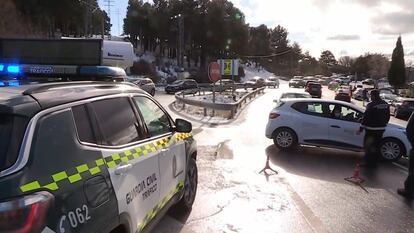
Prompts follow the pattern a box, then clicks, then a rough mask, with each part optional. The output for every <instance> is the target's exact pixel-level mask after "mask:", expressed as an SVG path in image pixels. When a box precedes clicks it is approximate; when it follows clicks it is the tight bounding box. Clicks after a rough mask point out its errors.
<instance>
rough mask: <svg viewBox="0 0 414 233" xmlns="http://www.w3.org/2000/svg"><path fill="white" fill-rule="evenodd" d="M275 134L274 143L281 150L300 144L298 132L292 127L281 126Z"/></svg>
mask: <svg viewBox="0 0 414 233" xmlns="http://www.w3.org/2000/svg"><path fill="white" fill-rule="evenodd" d="M273 135H274V136H273V143H274V144H275V146H277V147H278V148H279V149H280V150H291V149H293V148H295V147H296V146H297V144H298V138H297V136H296V133H295V132H293V130H291V129H288V128H281V129H278V130H277V131H276V132H275V133H274V134H273Z"/></svg>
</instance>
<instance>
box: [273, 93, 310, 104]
mask: <svg viewBox="0 0 414 233" xmlns="http://www.w3.org/2000/svg"><path fill="white" fill-rule="evenodd" d="M300 98H312V96H311V95H310V94H309V93H307V92H304V91H295V90H288V91H284V92H282V93H280V94H279V96H278V97H277V98H276V99H275V100H274V101H273V102H276V103H279V102H280V101H281V100H283V99H300Z"/></svg>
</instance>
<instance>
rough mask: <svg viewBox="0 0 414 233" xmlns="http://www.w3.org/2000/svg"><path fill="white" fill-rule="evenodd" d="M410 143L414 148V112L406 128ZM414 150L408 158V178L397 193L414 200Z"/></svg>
mask: <svg viewBox="0 0 414 233" xmlns="http://www.w3.org/2000/svg"><path fill="white" fill-rule="evenodd" d="M405 131H406V133H407V138H408V141H410V143H411V148H414V112H413V113H411V116H410V119H409V120H408V123H407V128H406V130H405ZM413 154H414V149H411V151H410V154H409V157H408V176H407V179H406V180H405V182H404V188H403V189H398V190H397V193H398V194H400V195H401V196H403V197H406V198H409V199H414V158H413Z"/></svg>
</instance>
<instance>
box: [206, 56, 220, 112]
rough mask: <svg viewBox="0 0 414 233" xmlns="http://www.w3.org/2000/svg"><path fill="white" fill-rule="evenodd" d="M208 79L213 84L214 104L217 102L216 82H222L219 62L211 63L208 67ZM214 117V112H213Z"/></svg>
mask: <svg viewBox="0 0 414 233" xmlns="http://www.w3.org/2000/svg"><path fill="white" fill-rule="evenodd" d="M208 77H209V79H210V80H211V81H212V82H213V103H215V102H216V84H215V83H216V82H217V81H218V80H221V69H220V64H218V63H217V62H211V63H210V65H209V66H208ZM213 116H214V110H213Z"/></svg>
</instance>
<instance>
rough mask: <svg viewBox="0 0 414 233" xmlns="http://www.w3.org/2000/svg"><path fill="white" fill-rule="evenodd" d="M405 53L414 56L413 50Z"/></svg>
mask: <svg viewBox="0 0 414 233" xmlns="http://www.w3.org/2000/svg"><path fill="white" fill-rule="evenodd" d="M405 55H407V56H414V50H411V52H409V53H407V54H405Z"/></svg>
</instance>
